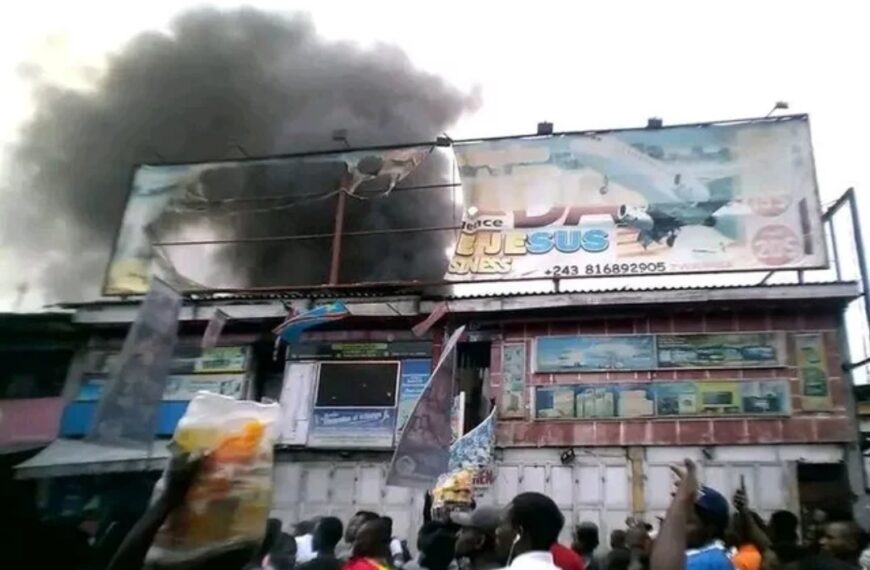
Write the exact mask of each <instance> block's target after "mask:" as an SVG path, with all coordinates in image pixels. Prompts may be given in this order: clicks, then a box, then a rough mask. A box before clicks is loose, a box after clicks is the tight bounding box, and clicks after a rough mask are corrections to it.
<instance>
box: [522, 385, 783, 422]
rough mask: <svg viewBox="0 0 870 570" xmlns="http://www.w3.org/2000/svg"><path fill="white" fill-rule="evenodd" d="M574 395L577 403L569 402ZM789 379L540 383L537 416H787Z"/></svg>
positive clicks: (556, 417) (537, 396)
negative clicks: (554, 384)
mask: <svg viewBox="0 0 870 570" xmlns="http://www.w3.org/2000/svg"><path fill="white" fill-rule="evenodd" d="M570 395H573V396H574V402H573V403H569V401H568V398H569V396H570ZM790 413H791V392H790V390H789V381H788V380H783V379H773V380H744V381H733V382H732V381H697V382H691V381H690V382H664V383H648V384H609V385H600V384H596V385H561V386H538V387H536V389H535V418H536V419H542V420H545V419H564V418H582V419H586V418H612V419H622V418H640V417H651V416H661V417H667V416H706V415H741V414H744V415H753V416H757V415H788V414H790Z"/></svg>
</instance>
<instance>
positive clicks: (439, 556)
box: [417, 521, 456, 570]
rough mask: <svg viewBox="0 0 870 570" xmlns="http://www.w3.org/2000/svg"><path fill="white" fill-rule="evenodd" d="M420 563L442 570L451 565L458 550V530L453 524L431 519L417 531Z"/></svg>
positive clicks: (432, 569) (430, 569)
mask: <svg viewBox="0 0 870 570" xmlns="http://www.w3.org/2000/svg"><path fill="white" fill-rule="evenodd" d="M417 549H418V550H419V551H420V565H421V566H423V567H425V568H428V569H429V570H442V569H444V568H447V567H448V566H449V565H450V562H451V561H452V560H453V557H454V554H455V552H456V532H454V529H453V526H452V525H449V524H446V523H443V522H440V521H429V522H426V523H424V524H423V526H422V527H420V531H419V532H418V533H417Z"/></svg>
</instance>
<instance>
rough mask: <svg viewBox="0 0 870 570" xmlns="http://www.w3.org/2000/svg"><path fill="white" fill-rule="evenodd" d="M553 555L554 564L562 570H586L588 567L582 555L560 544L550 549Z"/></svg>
mask: <svg viewBox="0 0 870 570" xmlns="http://www.w3.org/2000/svg"><path fill="white" fill-rule="evenodd" d="M550 554H552V555H553V564H555V565H556V566H558V567H559V568H561V569H562V570H586V565H585V564H584V563H583V559H582V558H580V555H579V554H577V553H576V552H574V551H573V550H571V549H570V548H568V547H567V546H562V545H561V544H559V543H558V542H557V543H556V544H554V545H553V546H551V547H550Z"/></svg>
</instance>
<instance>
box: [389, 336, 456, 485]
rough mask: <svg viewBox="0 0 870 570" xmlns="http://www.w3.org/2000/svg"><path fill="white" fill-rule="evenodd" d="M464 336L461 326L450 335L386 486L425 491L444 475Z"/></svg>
mask: <svg viewBox="0 0 870 570" xmlns="http://www.w3.org/2000/svg"><path fill="white" fill-rule="evenodd" d="M463 332H465V327H464V326H461V327H459V328H458V329H456V330H455V331H453V334H452V335H450V338H449V339H448V340H447V342H446V343H445V345H444V350H443V351H442V353H441V357H440V358H439V359H438V364H436V365H435V369H434V371H433V372H432V375H431V376H430V377H429V380H428V382H427V383H426V387H425V388H424V389H423V393H422V394H420V397H419V398H417V402H416V404H415V405H414V409H413V410H412V411H411V415H410V416H409V417H408V421H407V422H406V423H405V428H404V429H403V430H402V433H401V434H400V435H399V442H398V443H397V444H396V450H395V452H394V453H393V459H392V461H391V462H390V469H389V472H388V473H387V481H386V484H387V485H392V486H395V487H410V488H424V489H428V488H431V487H432V485H434V483H435V482H436V481H437V480H438V477H439V476H440V475H441V474H443V473H446V472H447V466H448V463H449V461H450V445H451V444H452V443H453V439H452V437H453V432H452V429H451V425H450V424H451V422H450V411H451V409H452V408H453V373H454V368H455V361H456V344H457V343H458V342H459V338H460V337H461V336H462V333H463Z"/></svg>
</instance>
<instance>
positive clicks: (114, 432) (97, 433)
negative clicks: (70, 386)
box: [88, 279, 181, 447]
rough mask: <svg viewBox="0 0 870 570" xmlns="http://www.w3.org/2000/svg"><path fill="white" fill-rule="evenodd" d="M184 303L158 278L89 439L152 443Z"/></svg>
mask: <svg viewBox="0 0 870 570" xmlns="http://www.w3.org/2000/svg"><path fill="white" fill-rule="evenodd" d="M180 309H181V296H179V294H178V293H176V292H175V291H173V290H172V289H171V288H170V287H169V286H168V285H166V284H165V283H163V282H161V281H159V280H157V279H152V280H151V287H150V289H149V290H148V295H146V297H145V300H144V301H143V302H142V304H141V305H140V307H139V312H138V313H137V314H136V319H135V320H134V321H133V324H132V325H131V326H130V330H129V331H128V333H127V337H126V338H125V339H124V345H123V347H122V348H121V354H120V356H119V357H118V362H117V368H116V369H115V370H114V371H113V372H112V374H111V375H110V377H109V381H108V383H107V384H106V388H105V390H104V391H103V394H102V397H101V398H100V403H99V405H98V406H97V412H96V414H95V417H94V421H93V424H92V427H91V430H90V433H89V434H88V439H89V440H91V441H94V442H98V443H105V444H109V445H118V446H121V447H123V446H125V445H128V444H134V445H142V446H148V445H150V444H151V441H152V440H153V439H154V432H155V429H156V428H157V408H158V406H159V404H160V402H161V401H162V399H163V393H164V391H165V390H166V378H167V376H168V375H169V370H170V361H171V360H172V355H173V353H174V351H175V343H176V341H177V339H178V313H179V310H180Z"/></svg>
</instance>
